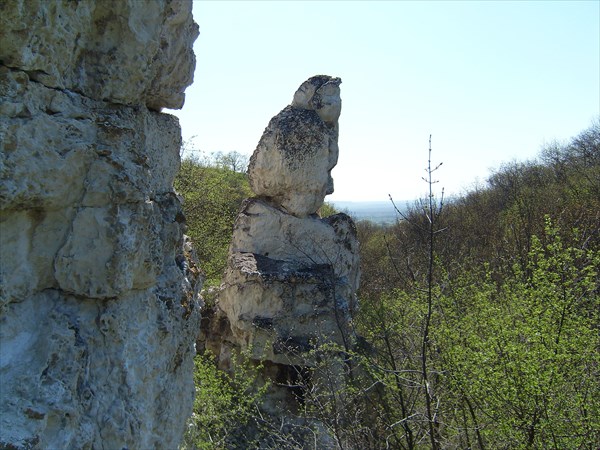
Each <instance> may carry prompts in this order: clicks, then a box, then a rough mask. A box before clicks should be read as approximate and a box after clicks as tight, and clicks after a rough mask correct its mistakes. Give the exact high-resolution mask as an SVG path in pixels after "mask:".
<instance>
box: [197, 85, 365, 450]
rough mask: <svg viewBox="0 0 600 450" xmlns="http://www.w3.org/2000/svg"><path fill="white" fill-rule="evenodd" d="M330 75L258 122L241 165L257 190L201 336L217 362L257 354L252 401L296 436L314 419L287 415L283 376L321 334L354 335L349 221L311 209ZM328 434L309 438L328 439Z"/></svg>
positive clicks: (320, 183) (317, 196)
mask: <svg viewBox="0 0 600 450" xmlns="http://www.w3.org/2000/svg"><path fill="white" fill-rule="evenodd" d="M339 84H340V80H339V79H338V78H332V77H329V76H324V75H320V76H316V77H312V78H310V79H309V80H307V81H306V82H305V83H303V84H302V85H301V87H300V88H299V89H298V91H297V92H296V94H295V95H294V100H293V102H292V105H290V106H288V107H286V108H285V109H284V110H283V111H281V112H280V113H279V114H278V115H277V116H275V117H274V118H273V119H272V120H271V121H270V123H269V125H268V126H267V128H266V130H265V132H264V134H263V136H262V138H261V140H260V142H259V144H258V147H257V148H256V151H255V152H254V154H253V156H252V159H251V162H250V166H249V169H248V174H249V178H250V185H251V187H252V189H253V191H254V192H255V193H256V195H257V196H256V197H255V198H251V199H247V200H246V201H245V203H244V205H243V206H242V208H241V211H240V213H239V214H238V217H237V219H236V222H235V225H234V229H233V236H232V240H231V245H230V247H229V255H228V266H227V269H226V271H225V274H224V277H223V283H222V285H221V291H220V293H219V295H218V301H217V305H216V307H215V308H214V309H213V310H211V311H210V314H211V316H210V318H209V320H205V322H204V325H203V336H202V339H201V345H203V346H204V347H205V348H208V349H209V350H211V351H213V352H214V353H215V354H216V355H218V362H219V365H220V367H221V368H223V369H226V370H227V369H232V368H233V367H232V366H233V365H234V364H235V359H234V358H233V356H234V355H235V354H236V353H238V352H240V351H250V352H251V353H250V355H251V358H252V359H254V360H255V361H260V363H261V364H260V367H261V368H262V369H261V377H262V378H263V379H265V380H266V379H270V380H271V381H274V383H272V384H270V387H269V389H268V391H267V393H266V395H265V397H264V398H263V402H262V403H261V409H262V411H263V412H264V413H265V417H273V418H275V420H276V421H277V423H279V422H280V421H281V423H283V422H286V423H287V424H289V425H291V426H292V427H295V428H294V431H293V433H296V434H295V436H303V435H304V433H306V432H307V431H306V430H308V429H309V428H311V427H312V428H314V429H321V428H322V426H321V425H322V424H319V423H318V421H317V422H315V423H313V422H310V421H308V422H307V421H306V420H304V419H299V418H298V417H296V413H297V412H298V411H299V409H300V406H299V404H298V402H297V398H298V397H297V394H298V392H295V391H294V388H293V387H290V386H286V381H285V380H290V377H291V378H293V377H294V376H296V377H297V376H298V373H299V371H300V372H302V371H303V370H304V369H307V373H308V372H309V370H308V368H310V367H312V366H314V365H315V362H316V360H315V359H316V358H318V357H319V356H316V355H319V352H320V349H323V348H331V347H330V346H325V347H324V346H323V344H331V343H335V344H338V345H339V346H340V347H339V348H341V349H344V348H345V349H346V350H350V349H351V348H352V347H353V345H354V343H355V342H356V336H355V334H354V331H353V329H352V315H353V313H354V311H355V308H356V307H357V299H356V291H357V289H358V286H359V279H360V269H359V267H360V264H359V248H358V240H357V235H356V228H355V226H354V223H353V221H352V219H351V218H350V217H349V216H347V215H345V214H337V215H334V216H331V217H328V218H325V219H321V218H319V217H318V215H317V214H315V213H316V211H317V209H318V208H319V207H320V206H321V205H322V204H323V200H324V197H325V194H326V193H330V192H332V190H333V181H332V179H331V175H330V172H331V169H332V168H333V167H334V166H335V164H336V163H337V157H338V146H337V137H338V126H337V120H338V118H339V114H340V108H341V100H340V93H339ZM313 349H314V350H316V352H312V351H311V350H313ZM321 356H323V355H322V354H321ZM331 370H333V371H335V373H338V372H339V375H340V376H339V383H340V386H342V385H343V383H344V376H343V370H341V368H340V367H337V366H336V367H333V366H332V367H331ZM282 380H283V381H282ZM314 381H315V383H317V384H318V380H314ZM290 382H291V381H290ZM291 383H292V384H293V382H291ZM317 384H315V386H316V385H317ZM299 395H300V396H302V394H299ZM309 422H310V423H309ZM309 434H310V433H309ZM306 437H307V438H308V436H307V435H306ZM310 438H311V439H314V438H315V436H314V435H312V434H311V437H310ZM327 438H328V437H327V436H325V438H324V440H321V441H319V442H320V444H318V445H319V446H320V447H323V448H329V444H330V443H331V441H328V440H327ZM327 442H329V444H328V443H327Z"/></svg>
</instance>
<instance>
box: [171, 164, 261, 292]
mask: <svg viewBox="0 0 600 450" xmlns="http://www.w3.org/2000/svg"><path fill="white" fill-rule="evenodd" d="M231 161H238V157H237V156H236V155H233V154H227V155H222V154H217V155H216V159H206V158H204V159H203V160H201V159H199V158H196V159H192V158H189V159H184V160H183V161H182V163H181V169H180V171H179V174H178V176H177V178H176V179H175V189H176V190H177V192H179V193H180V194H181V195H182V196H183V199H184V202H183V211H184V213H185V217H186V223H187V227H188V228H187V234H188V235H189V236H190V237H191V239H192V242H193V244H194V248H195V249H196V252H197V254H198V258H199V259H200V263H201V267H202V270H203V271H204V273H205V275H206V281H205V286H214V285H218V284H219V282H220V279H221V276H222V274H223V272H224V270H225V266H226V263H227V249H228V247H229V242H230V240H231V232H232V228H233V223H234V221H235V218H236V216H237V213H238V211H239V209H240V205H241V203H242V201H243V200H244V199H245V198H247V197H249V196H250V195H251V191H250V187H249V185H248V180H247V179H246V176H245V174H243V173H239V172H236V171H234V170H232V169H231V167H232V166H234V165H235V164H234V163H232V162H231ZM236 164H237V163H236ZM235 167H239V164H238V165H237V166H235ZM244 168H245V167H244Z"/></svg>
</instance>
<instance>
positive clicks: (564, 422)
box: [435, 222, 600, 448]
mask: <svg viewBox="0 0 600 450" xmlns="http://www.w3.org/2000/svg"><path fill="white" fill-rule="evenodd" d="M546 234H547V236H549V242H548V243H546V244H542V243H541V241H540V240H539V239H538V238H537V237H534V238H533V239H532V249H531V251H530V253H529V255H528V259H527V269H528V270H527V271H522V270H521V269H520V266H518V265H515V267H514V270H515V276H514V277H512V278H510V279H507V280H504V282H503V283H502V284H501V285H497V284H496V283H495V282H494V281H493V279H492V274H491V273H489V272H488V273H485V274H478V273H477V272H476V271H473V272H471V273H468V274H465V275H464V276H463V277H461V278H460V279H458V280H456V282H455V283H454V284H455V286H453V290H452V292H451V293H449V295H447V296H444V298H443V302H444V308H443V314H444V315H443V318H442V319H441V320H440V323H439V326H437V327H436V328H435V329H436V338H435V339H436V345H437V347H438V348H439V349H440V365H441V366H442V367H443V373H444V378H445V380H444V382H447V383H448V389H449V390H450V391H451V392H452V393H453V394H454V395H455V396H456V394H457V393H458V396H457V397H456V398H455V401H457V402H458V405H456V407H458V408H460V407H462V408H468V405H467V404H466V403H465V402H466V401H467V400H468V402H469V404H470V405H471V408H472V410H473V413H472V417H471V418H470V421H471V422H473V423H471V425H470V426H471V427H472V429H475V428H477V430H478V432H479V433H480V435H481V437H482V439H483V442H486V443H488V444H489V445H490V446H492V447H496V446H498V445H499V444H501V445H502V446H505V447H510V448H531V447H534V448H593V445H594V443H595V442H599V441H600V421H599V419H598V417H600V397H599V395H598V390H597V387H598V381H599V380H598V368H599V365H600V356H599V353H598V348H600V340H599V339H598V324H599V323H600V321H599V320H600V317H599V311H600V297H599V294H598V286H597V278H598V273H597V267H598V266H599V263H600V252H598V251H592V250H582V249H576V248H573V247H564V246H563V243H562V241H561V238H560V237H559V236H558V230H557V229H556V228H554V227H552V226H551V224H550V223H549V222H548V223H547V226H546ZM460 403H463V405H462V406H461V404H460ZM466 414H467V412H465V415H466ZM467 430H468V427H463V432H464V433H467V432H468V431H467Z"/></svg>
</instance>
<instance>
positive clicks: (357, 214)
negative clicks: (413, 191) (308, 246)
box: [330, 200, 407, 225]
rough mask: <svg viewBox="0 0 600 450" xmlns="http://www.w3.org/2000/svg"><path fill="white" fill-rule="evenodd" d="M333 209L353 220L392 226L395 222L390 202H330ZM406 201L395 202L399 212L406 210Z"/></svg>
mask: <svg viewBox="0 0 600 450" xmlns="http://www.w3.org/2000/svg"><path fill="white" fill-rule="evenodd" d="M330 203H332V204H333V205H334V206H335V208H336V209H337V210H339V211H343V212H345V213H347V214H349V215H350V216H352V217H353V218H354V219H355V220H357V221H358V220H370V221H371V222H375V223H377V224H381V225H383V224H393V223H395V222H396V218H397V215H398V214H397V212H396V210H395V209H394V205H392V202H390V201H389V200H388V201H377V202H351V201H330ZM406 204H407V201H406V200H401V201H398V202H396V206H397V207H398V208H399V209H400V211H402V212H404V211H405V210H406Z"/></svg>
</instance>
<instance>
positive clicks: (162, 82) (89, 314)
mask: <svg viewBox="0 0 600 450" xmlns="http://www.w3.org/2000/svg"><path fill="white" fill-rule="evenodd" d="M0 8H1V13H0V30H1V31H0V62H1V64H0V258H1V264H0V386H1V389H0V396H1V399H0V447H2V448H4V447H8V448H177V446H178V444H179V441H180V439H181V436H182V433H183V427H184V424H185V421H186V418H187V416H188V415H189V413H190V412H191V407H192V400H193V392H194V385H193V378H192V374H193V356H194V353H195V352H194V341H195V338H196V335H197V327H198V326H199V306H198V304H197V298H196V297H197V289H198V288H199V283H198V282H199V277H198V273H197V271H196V270H195V269H194V265H193V263H186V262H185V260H186V258H187V257H189V254H190V249H189V247H187V246H184V241H183V226H184V225H183V215H182V212H181V206H180V203H179V200H178V199H177V196H176V194H175V192H174V190H173V187H172V184H173V178H174V177H175V174H176V173H177V170H178V168H179V148H180V144H181V133H180V129H179V124H178V122H177V119H176V118H174V117H172V116H170V115H166V114H160V113H158V112H156V111H154V110H156V109H158V108H160V107H163V106H165V107H167V106H168V107H177V106H181V104H182V102H183V90H184V88H185V87H186V86H187V84H189V83H190V82H191V73H192V72H193V68H194V59H193V54H192V50H191V48H192V43H193V40H194V39H195V37H196V36H197V28H196V26H195V25H194V24H193V21H192V18H191V2H188V1H168V0H152V1H137V0H136V1H134V0H131V1H122V2H109V1H86V0H82V1H79V2H69V1H58V0H57V1H52V2H47V1H33V2H32V1H26V2H25V1H14V2H3V3H2V4H1V6H0ZM174 74H175V75H174Z"/></svg>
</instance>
